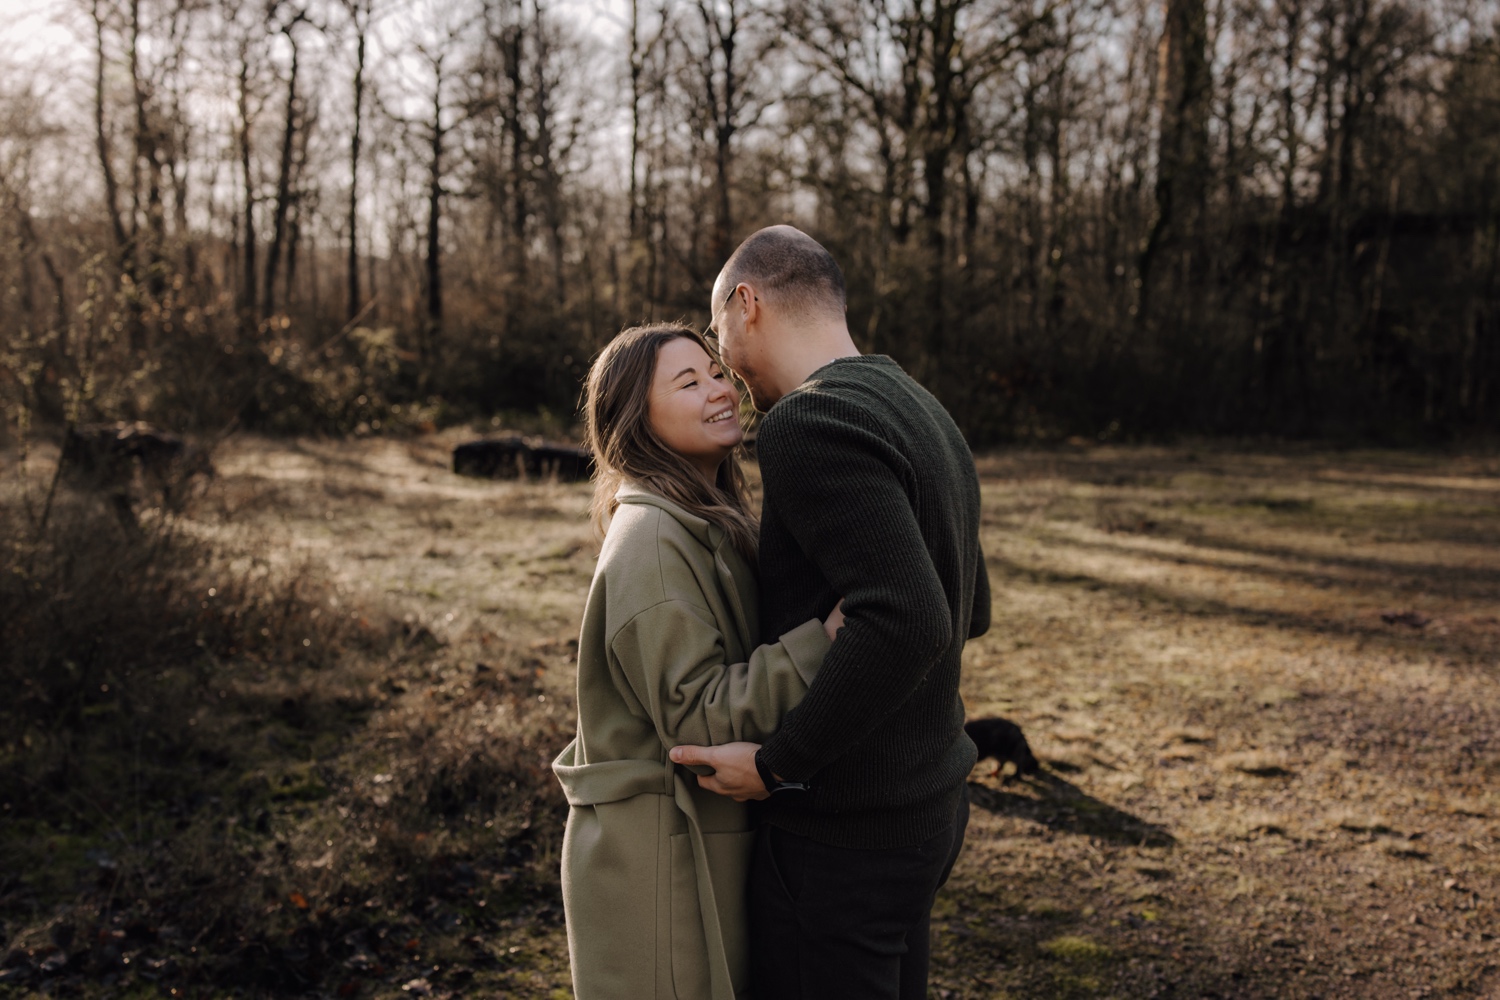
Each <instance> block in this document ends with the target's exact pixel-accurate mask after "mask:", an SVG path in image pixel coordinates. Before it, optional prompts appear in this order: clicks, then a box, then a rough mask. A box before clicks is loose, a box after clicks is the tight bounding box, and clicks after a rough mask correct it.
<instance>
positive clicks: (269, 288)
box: [260, 17, 301, 319]
mask: <svg viewBox="0 0 1500 1000" xmlns="http://www.w3.org/2000/svg"><path fill="white" fill-rule="evenodd" d="M300 20H301V17H298V18H296V19H295V20H293V21H292V23H291V24H289V25H287V26H286V28H285V29H283V33H284V34H285V35H286V39H287V42H288V43H289V44H290V45H291V47H292V65H291V67H290V70H289V71H288V73H287V81H286V117H285V121H284V124H283V126H282V129H281V159H280V161H279V163H278V165H277V171H276V208H275V211H274V213H273V214H272V217H271V245H270V246H269V247H267V248H266V280H265V287H264V295H265V299H264V301H263V302H262V303H261V308H260V314H261V318H262V319H264V318H266V317H268V316H270V315H271V314H272V313H274V312H275V311H276V269H277V267H279V266H280V264H281V255H282V252H283V251H284V250H285V249H286V234H287V215H288V212H289V211H290V209H291V201H292V169H293V158H292V152H293V150H294V148H295V143H296V139H297V126H298V118H299V117H300V113H299V111H298V100H297V69H298V58H299V55H300V53H299V52H298V49H297V39H296V38H295V37H294V36H293V34H292V32H293V31H294V30H295V29H296V26H297V22H298V21H300Z"/></svg>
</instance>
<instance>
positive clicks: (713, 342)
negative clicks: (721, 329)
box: [703, 285, 739, 356]
mask: <svg viewBox="0 0 1500 1000" xmlns="http://www.w3.org/2000/svg"><path fill="white" fill-rule="evenodd" d="M738 290H739V286H738V285H736V286H735V287H734V288H731V289H730V290H729V294H728V295H726V296H724V301H723V302H720V303H719V307H718V308H717V309H715V310H714V311H713V313H712V315H710V316H709V317H708V326H706V327H704V329H703V340H704V341H705V342H706V343H707V344H708V346H709V348H710V349H711V350H712V351H713V352H714V354H715V356H717V355H718V354H719V335H718V334H717V333H714V320H716V319H718V318H719V313H721V312H723V311H724V307H725V306H727V305H729V300H730V299H732V298H734V293H735V292H737V291H738Z"/></svg>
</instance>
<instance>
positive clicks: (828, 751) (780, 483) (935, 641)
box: [758, 395, 954, 780]
mask: <svg viewBox="0 0 1500 1000" xmlns="http://www.w3.org/2000/svg"><path fill="white" fill-rule="evenodd" d="M788 402H793V401H791V400H788ZM795 403H796V404H797V405H796V407H795V408H794V409H793V408H790V407H789V408H788V409H787V410H785V411H783V412H781V413H776V414H772V417H771V418H768V419H767V421H766V423H765V424H764V425H763V427H762V430H761V435H760V440H759V443H758V452H759V456H760V462H761V469H762V473H763V481H764V488H765V496H766V504H767V506H770V505H771V504H775V505H776V507H777V510H778V511H780V512H781V517H782V519H783V520H784V521H785V523H786V524H787V526H788V530H790V532H791V533H792V535H793V537H794V538H795V540H796V542H797V544H798V546H799V547H801V549H802V550H803V552H805V553H806V554H807V556H808V558H809V559H810V560H811V561H812V562H813V563H814V564H815V565H816V566H817V567H818V569H819V571H820V572H821V573H822V574H823V576H824V577H825V578H826V579H827V581H828V583H829V584H830V585H831V586H832V587H833V589H834V591H835V592H836V593H839V594H842V595H843V600H844V626H843V628H842V629H840V630H839V633H838V636H837V638H836V640H835V641H834V643H833V646H832V648H831V649H830V650H829V651H828V654H827V656H825V657H824V660H823V668H822V670H821V671H819V673H818V676H817V678H816V679H815V680H814V682H813V684H812V686H811V688H810V689H809V691H808V694H807V697H806V698H804V699H803V700H802V702H801V703H800V704H799V705H798V706H797V707H796V708H794V709H792V711H790V712H789V713H787V716H786V718H785V719H784V720H783V721H782V724H781V727H780V728H779V729H778V730H777V731H776V734H775V735H774V736H772V737H771V738H770V739H769V740H767V741H766V743H765V745H764V746H763V747H762V748H761V751H760V754H761V759H762V760H763V761H764V763H765V764H767V765H768V766H769V767H770V769H771V770H772V771H773V772H775V773H776V774H778V775H780V776H781V777H783V778H786V779H791V780H807V779H809V778H811V777H812V776H813V775H814V774H816V773H817V772H818V770H820V769H821V768H822V767H824V766H825V765H827V764H829V763H830V762H832V761H834V760H836V759H838V758H839V757H840V756H842V755H843V754H844V753H846V752H847V751H848V750H849V749H850V748H852V747H853V746H855V745H856V744H858V743H859V742H860V741H861V740H862V739H864V738H865V737H866V736H868V735H869V734H870V733H871V732H872V731H873V730H874V729H875V728H876V727H877V726H878V725H879V724H880V723H881V722H882V721H883V720H884V719H885V718H886V717H888V716H889V715H890V714H891V713H892V712H894V711H895V710H896V709H897V708H899V707H900V706H901V705H902V703H903V702H905V701H906V699H907V698H908V697H910V695H911V694H912V692H913V691H914V690H915V689H916V688H917V686H918V685H920V684H921V683H922V680H923V678H924V677H926V675H927V673H928V671H929V670H931V669H932V667H933V666H934V665H935V664H936V663H937V662H938V661H939V660H940V659H941V658H942V655H943V653H944V651H945V650H946V649H947V647H948V646H949V645H950V643H951V642H952V639H953V627H954V623H953V616H952V612H951V610H950V608H949V605H948V598H947V594H946V592H945V591H944V589H943V585H942V581H941V579H940V578H939V575H938V571H937V569H936V567H935V566H934V565H933V562H932V557H931V554H930V553H929V551H928V549H927V546H926V544H925V541H924V539H923V537H922V532H921V528H920V526H919V524H918V522H917V516H916V512H915V511H914V510H913V509H912V503H913V500H912V497H911V495H910V494H909V492H908V488H907V483H908V482H910V481H912V475H911V472H910V468H909V466H907V465H906V464H905V461H904V459H903V458H902V456H901V455H900V453H899V451H897V450H896V449H895V448H893V447H892V446H891V445H889V444H888V443H887V442H886V441H885V440H884V438H883V437H882V436H881V435H880V434H879V433H878V432H877V431H876V430H874V429H872V428H869V427H866V426H863V425H862V423H861V422H860V421H859V419H858V416H857V415H856V414H855V413H854V412H852V410H851V409H850V408H848V407H846V406H843V405H841V404H840V403H839V401H837V400H836V399H832V398H826V397H825V398H823V399H819V398H818V397H816V396H812V395H809V396H804V397H801V398H799V399H797V400H795ZM772 418H780V419H772Z"/></svg>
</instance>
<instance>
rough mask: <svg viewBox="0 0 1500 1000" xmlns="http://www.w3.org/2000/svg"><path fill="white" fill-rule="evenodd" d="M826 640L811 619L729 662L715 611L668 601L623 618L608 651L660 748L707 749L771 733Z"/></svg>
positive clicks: (802, 689) (807, 679) (798, 695)
mask: <svg viewBox="0 0 1500 1000" xmlns="http://www.w3.org/2000/svg"><path fill="white" fill-rule="evenodd" d="M830 645H831V643H830V642H829V641H828V635H827V633H826V632H824V631H823V623H822V622H820V621H818V620H817V619H816V618H814V619H811V620H809V621H807V622H804V623H803V624H801V625H798V626H797V627H796V628H794V629H792V630H791V631H790V632H788V633H786V634H785V635H783V636H782V637H781V639H780V641H779V642H775V643H768V644H766V645H764V646H759V647H757V648H756V649H755V650H754V652H752V653H751V654H750V659H749V660H748V661H747V662H744V663H726V662H724V661H725V654H724V638H723V635H722V633H721V632H720V631H719V626H718V624H717V623H716V622H715V621H714V619H713V616H712V615H711V614H710V613H709V612H708V611H707V610H705V609H704V608H700V607H697V606H696V605H693V604H691V603H689V602H687V601H682V600H666V601H662V602H661V603H659V604H656V605H654V606H652V607H649V608H647V609H646V610H644V611H642V612H640V613H639V614H637V615H636V616H635V617H634V618H632V619H630V621H628V622H626V623H625V625H624V626H623V627H621V628H620V630H619V631H618V632H616V633H615V637H614V639H613V640H612V641H611V643H610V654H611V656H612V658H613V659H614V660H615V663H616V666H617V667H618V668H619V670H620V672H621V674H623V675H624V677H625V680H626V682H627V683H628V684H629V685H630V687H631V690H632V691H633V692H634V693H635V696H636V699H637V700H638V701H639V702H640V704H641V705H642V707H644V708H645V710H646V712H647V714H648V715H650V717H651V721H652V722H653V723H654V724H655V726H656V731H657V733H658V735H660V737H661V741H662V744H663V745H664V746H667V747H673V746H677V745H678V744H692V745H698V746H710V745H714V744H719V743H732V742H735V741H737V740H750V741H752V742H759V741H761V740H764V739H765V738H766V737H768V736H769V735H770V734H771V733H773V732H775V731H776V727H777V726H779V725H781V719H782V716H783V715H785V714H786V712H787V710H788V709H790V708H791V707H792V706H793V705H795V704H796V703H797V702H798V701H800V700H801V699H802V696H803V695H804V694H806V693H807V686H808V684H810V683H811V682H812V679H813V676H814V675H815V674H816V673H817V671H818V668H819V667H820V666H821V665H822V662H823V654H824V653H826V652H827V651H828V649H829V646H830Z"/></svg>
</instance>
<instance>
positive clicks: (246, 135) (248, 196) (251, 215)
mask: <svg viewBox="0 0 1500 1000" xmlns="http://www.w3.org/2000/svg"><path fill="white" fill-rule="evenodd" d="M239 87H240V90H239V112H240V123H239V124H240V134H239V147H240V178H241V181H242V182H243V185H244V194H245V204H244V221H243V223H242V239H243V252H244V256H243V258H242V259H241V261H240V264H241V265H242V267H243V271H242V278H241V284H240V310H241V311H242V312H243V313H244V316H245V318H246V320H247V321H248V320H250V319H253V318H254V314H255V302H256V295H255V288H256V267H255V182H254V179H253V178H252V177H251V176H250V124H251V122H250V50H249V43H248V42H247V43H245V48H244V49H243V50H242V51H241V52H240V73H239Z"/></svg>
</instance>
